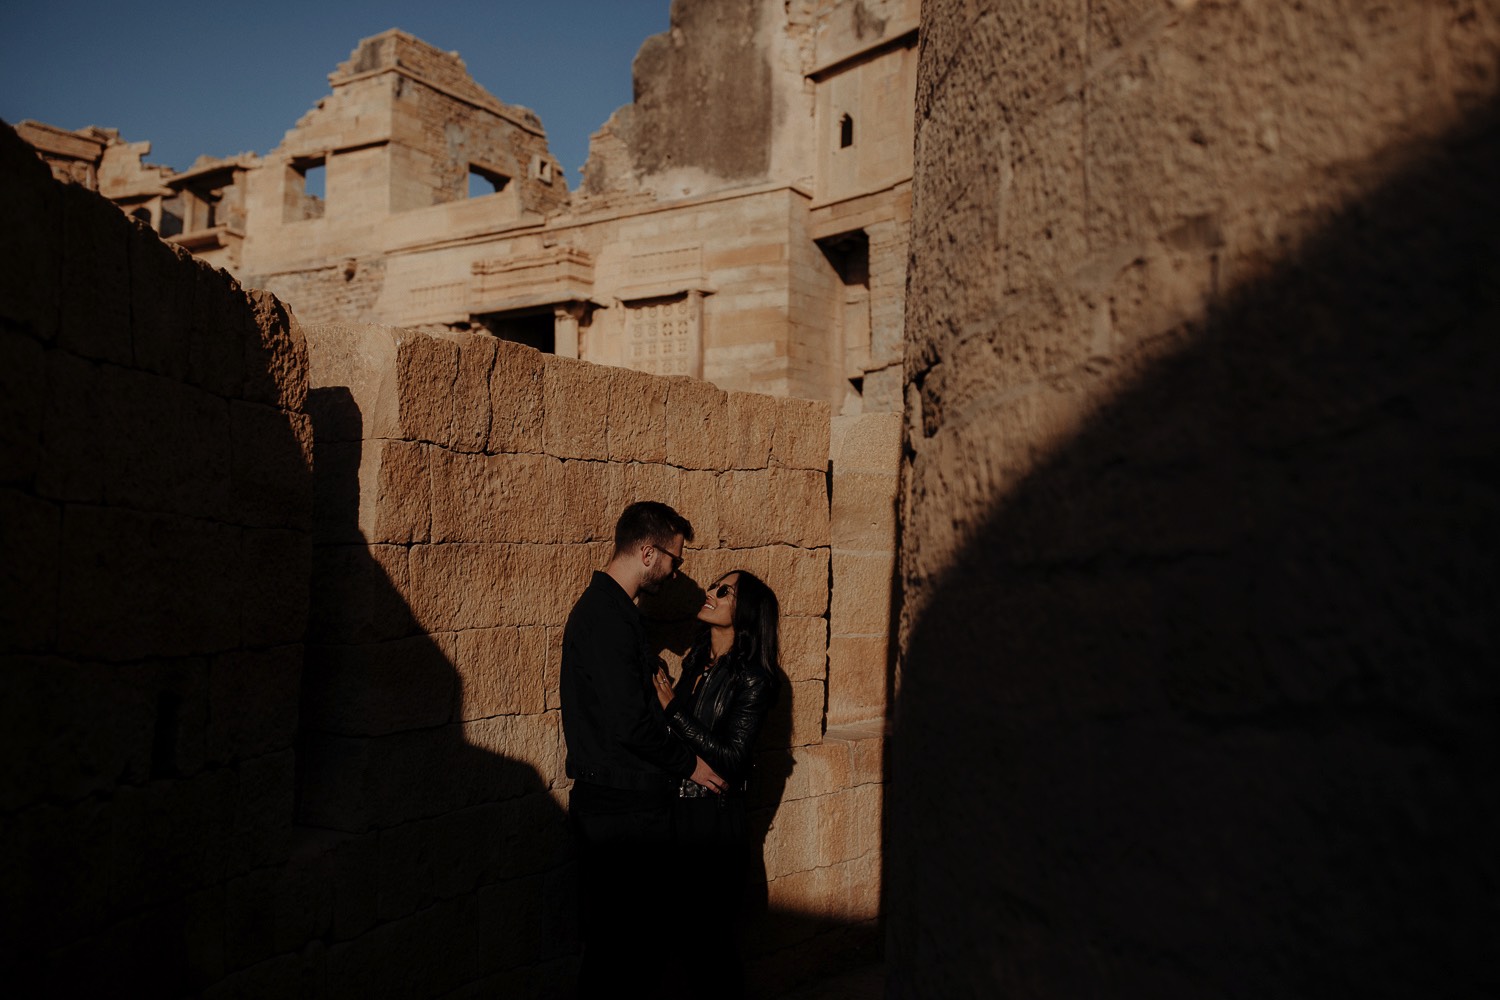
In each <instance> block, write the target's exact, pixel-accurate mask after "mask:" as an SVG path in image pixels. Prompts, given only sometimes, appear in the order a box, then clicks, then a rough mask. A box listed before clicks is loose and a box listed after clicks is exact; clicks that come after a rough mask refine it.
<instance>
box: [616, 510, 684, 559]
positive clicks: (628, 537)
mask: <svg viewBox="0 0 1500 1000" xmlns="http://www.w3.org/2000/svg"><path fill="white" fill-rule="evenodd" d="M677 535H681V536H682V539H683V541H685V542H691V541H692V540H693V526H692V525H691V524H689V523H688V519H687V518H685V517H683V516H682V515H681V514H679V513H677V512H676V511H675V510H673V509H672V508H671V507H668V506H667V505H666V504H664V503H658V502H657V501H655V500H639V501H637V502H635V503H633V504H631V505H630V506H629V507H626V508H625V512H624V513H623V514H621V515H620V519H619V520H618V521H616V522H615V555H619V554H620V553H622V552H628V551H629V550H630V549H632V548H634V547H635V546H637V545H640V544H641V543H643V542H645V543H648V544H650V545H654V546H656V547H657V548H659V549H660V548H665V547H666V546H668V545H670V544H671V542H672V539H673V538H674V537H676V536H677Z"/></svg>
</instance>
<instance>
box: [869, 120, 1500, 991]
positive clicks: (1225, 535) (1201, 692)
mask: <svg viewBox="0 0 1500 1000" xmlns="http://www.w3.org/2000/svg"><path fill="white" fill-rule="evenodd" d="M1496 177H1500V129H1497V118H1496V115H1495V113H1494V110H1493V109H1491V111H1490V113H1488V114H1487V115H1485V116H1483V117H1482V118H1481V119H1479V120H1477V121H1475V122H1474V123H1473V126H1472V127H1471V128H1469V129H1468V130H1466V131H1464V132H1463V133H1461V134H1454V135H1451V136H1449V137H1448V139H1447V141H1446V142H1445V143H1444V144H1443V145H1442V147H1441V148H1439V149H1437V150H1436V151H1434V152H1432V153H1431V154H1430V155H1429V156H1428V157H1427V158H1426V159H1424V160H1423V161H1422V162H1419V163H1415V164H1413V165H1409V166H1408V167H1407V168H1406V169H1405V170H1404V171H1403V172H1400V173H1398V174H1396V175H1395V176H1394V179H1392V180H1391V181H1389V182H1388V183H1386V184H1385V185H1384V186H1383V187H1382V188H1381V189H1380V190H1378V191H1377V192H1376V193H1374V194H1373V195H1371V196H1370V197H1368V198H1366V199H1364V200H1363V201H1361V202H1359V203H1357V204H1353V205H1350V206H1349V207H1347V208H1346V209H1345V210H1343V211H1341V212H1339V213H1338V214H1337V215H1336V216H1335V217H1333V218H1331V219H1330V220H1329V221H1328V223H1327V225H1326V227H1325V228H1324V229H1323V230H1322V231H1321V233H1320V234H1319V235H1318V236H1317V237H1316V238H1314V239H1312V240H1310V241H1309V242H1308V243H1307V244H1306V245H1305V246H1304V247H1303V248H1302V249H1301V250H1300V251H1299V252H1297V253H1296V254H1295V255H1294V256H1291V257H1289V258H1287V259H1284V260H1281V261H1279V262H1268V264H1267V268H1266V271H1265V273H1266V275H1267V276H1266V277H1265V278H1264V280H1261V281H1259V282H1257V283H1255V284H1252V285H1250V286H1248V287H1243V288H1241V289H1239V290H1236V291H1233V292H1232V293H1230V294H1228V295H1227V296H1226V297H1224V298H1223V299H1222V300H1221V301H1220V302H1218V303H1217V304H1216V307H1215V308H1213V309H1212V311H1211V312H1210V313H1209V315H1208V316H1207V317H1206V318H1205V320H1204V321H1203V323H1202V325H1201V327H1199V328H1195V329H1192V330H1190V331H1183V336H1182V338H1181V339H1182V341H1183V342H1185V343H1186V345H1187V346H1185V347H1184V348H1183V349H1181V350H1180V351H1179V352H1178V353H1176V354H1175V355H1174V356H1172V357H1169V358H1167V359H1166V360H1164V361H1162V362H1160V363H1158V364H1156V365H1154V366H1153V368H1152V369H1151V370H1150V371H1149V372H1148V373H1147V374H1146V375H1145V376H1144V377H1141V378H1139V379H1138V380H1137V381H1136V382H1135V384H1133V385H1132V386H1130V387H1129V388H1128V389H1127V390H1126V391H1124V392H1123V393H1121V394H1120V395H1119V396H1118V397H1117V398H1115V399H1114V400H1113V401H1112V402H1111V403H1109V404H1108V405H1106V406H1104V407H1103V408H1102V409H1101V410H1100V411H1099V412H1098V413H1097V415H1096V416H1094V417H1093V418H1092V419H1091V420H1090V422H1089V423H1088V425H1087V426H1086V427H1084V428H1083V430H1082V431H1081V432H1080V433H1078V434H1077V436H1076V437H1075V438H1073V439H1072V440H1071V441H1070V442H1069V443H1067V444H1066V445H1065V446H1063V447H1062V449H1061V450H1060V451H1058V452H1057V453H1055V454H1054V455H1053V456H1051V458H1050V459H1049V460H1047V461H1046V462H1045V464H1044V465H1043V466H1042V467H1041V468H1039V469H1038V470H1036V471H1034V472H1033V473H1032V474H1031V475H1030V476H1028V478H1026V479H1025V481H1023V482H1022V483H1021V484H1020V485H1019V486H1018V487H1017V488H1016V489H1015V490H1014V491H1013V492H1012V493H1011V494H1010V495H1008V496H1007V497H1006V498H1005V499H1004V501H1003V502H1001V503H1000V504H998V505H997V506H996V507H995V509H994V510H993V512H992V513H991V514H990V515H989V517H988V519H987V520H986V521H985V522H984V523H983V525H982V526H981V528H980V529H979V531H978V533H977V535H976V536H975V537H974V538H973V540H972V542H971V543H970V544H968V545H966V546H965V548H964V549H963V551H962V555H961V556H960V558H959V561H958V563H957V564H956V565H954V566H953V567H952V568H951V570H949V571H948V572H947V573H946V575H945V576H944V578H943V579H942V580H941V582H940V584H939V585H937V586H935V588H934V589H933V590H932V591H930V598H929V599H928V600H927V601H926V602H925V605H924V607H925V608H926V611H925V613H923V614H922V615H921V617H920V618H919V619H917V620H915V621H914V623H913V627H912V629H911V631H910V633H909V639H908V643H907V649H906V653H905V659H904V666H903V681H902V684H903V687H902V689H901V699H900V702H899V704H898V705H897V707H896V713H895V718H896V722H895V725H896V728H895V736H894V738H893V745H892V758H893V764H892V766H893V770H894V784H893V785H892V791H891V799H890V804H889V807H888V810H889V811H888V822H889V825H890V827H891V840H890V842H889V843H888V849H887V852H886V859H887V861H886V864H887V871H888V872H889V873H890V883H891V886H892V905H891V909H890V911H889V918H888V919H889V920H890V921H891V924H892V934H891V947H892V957H891V961H892V978H893V994H894V995H898V996H915V995H963V994H976V993H977V994H980V995H999V994H1000V993H1001V992H1003V993H1004V995H1006V996H1010V997H1041V996H1046V997H1061V996H1066V997H1073V998H1082V997H1125V996H1139V997H1147V996H1149V997H1162V998H1165V997H1184V998H1188V997H1193V998H1197V997H1205V996H1217V997H1247V998H1250V997H1257V998H1258V997H1266V996H1307V997H1327V996H1417V995H1423V996H1427V995H1480V994H1489V993H1491V992H1493V991H1494V990H1495V989H1496V988H1497V985H1500V974H1497V972H1496V969H1495V965H1494V963H1493V962H1492V961H1491V960H1490V959H1487V958H1485V957H1484V956H1485V955H1487V954H1489V953H1490V951H1491V948H1492V945H1493V942H1494V941H1495V939H1496V937H1497V934H1500V911H1497V906H1496V899H1497V898H1500V897H1497V885H1500V863H1497V860H1496V859H1497V857H1500V855H1497V853H1496V851H1495V848H1494V845H1495V844H1496V843H1497V841H1500V779H1497V777H1496V770H1495V762H1496V761H1497V760H1500V727H1497V725H1496V719H1497V715H1496V709H1497V707H1500V702H1497V699H1500V674H1497V672H1496V670H1495V666H1494V664H1495V650H1496V648H1497V639H1500V636H1497V634H1496V624H1495V621H1496V619H1495V609H1496V607H1497V606H1500V593H1497V561H1500V519H1497V515H1500V495H1497V492H1496V490H1497V484H1500V393H1497V391H1496V390H1497V386H1500V336H1497V333H1500V187H1497V185H1496V184H1495V178H1496ZM919 249H920V248H919ZM1487 942H1488V943H1487Z"/></svg>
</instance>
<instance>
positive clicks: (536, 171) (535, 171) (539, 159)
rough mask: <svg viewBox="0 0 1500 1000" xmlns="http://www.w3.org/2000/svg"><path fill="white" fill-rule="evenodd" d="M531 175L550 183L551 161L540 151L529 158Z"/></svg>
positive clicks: (544, 182)
mask: <svg viewBox="0 0 1500 1000" xmlns="http://www.w3.org/2000/svg"><path fill="white" fill-rule="evenodd" d="M531 176H532V177H533V178H535V179H536V180H539V181H541V182H542V183H543V184H551V183H552V161H551V160H549V159H547V158H546V157H545V156H542V155H541V154H540V153H538V154H536V155H533V156H532V158H531Z"/></svg>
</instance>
